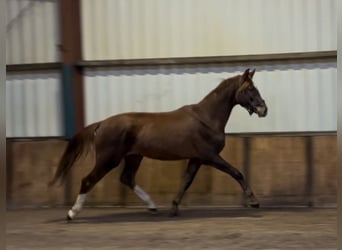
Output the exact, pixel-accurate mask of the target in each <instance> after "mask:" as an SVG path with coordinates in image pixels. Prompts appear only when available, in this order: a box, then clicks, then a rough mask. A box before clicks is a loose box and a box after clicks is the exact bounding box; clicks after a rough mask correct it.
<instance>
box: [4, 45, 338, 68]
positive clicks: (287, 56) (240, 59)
mask: <svg viewBox="0 0 342 250" xmlns="http://www.w3.org/2000/svg"><path fill="white" fill-rule="evenodd" d="M322 60H323V61H326V60H329V61H331V60H333V61H336V60H337V51H336V50H330V51H315V52H295V53H276V54H260V55H236V56H204V57H171V58H145V59H119V60H94V61H80V62H78V63H77V65H76V66H77V67H81V68H83V67H85V68H99V67H112V68H113V67H137V66H145V67H146V66H147V67H158V66H182V65H201V64H230V63H260V62H265V63H267V62H275V61H278V62H283V63H292V62H298V61H300V62H313V61H322ZM61 67H62V64H61V63H60V62H54V63H30V64H9V65H6V71H7V72H21V71H42V70H57V69H61Z"/></svg>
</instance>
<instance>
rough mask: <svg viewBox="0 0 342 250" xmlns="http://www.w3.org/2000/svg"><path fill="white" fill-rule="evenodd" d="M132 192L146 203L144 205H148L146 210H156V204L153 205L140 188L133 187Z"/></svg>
mask: <svg viewBox="0 0 342 250" xmlns="http://www.w3.org/2000/svg"><path fill="white" fill-rule="evenodd" d="M134 192H135V193H136V195H137V196H138V197H139V198H140V199H142V200H143V201H145V202H146V204H147V205H148V208H151V209H155V208H157V207H156V204H154V202H153V201H152V200H151V198H150V196H149V195H148V194H147V193H146V192H145V191H144V190H143V189H142V188H141V187H139V186H138V185H135V186H134Z"/></svg>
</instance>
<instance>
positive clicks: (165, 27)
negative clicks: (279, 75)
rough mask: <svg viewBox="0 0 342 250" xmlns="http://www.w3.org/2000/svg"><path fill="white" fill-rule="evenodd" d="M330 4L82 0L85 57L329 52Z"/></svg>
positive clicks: (332, 34) (312, 0)
mask: <svg viewBox="0 0 342 250" xmlns="http://www.w3.org/2000/svg"><path fill="white" fill-rule="evenodd" d="M336 23H337V21H336V0H286V1H274V0H253V1H249V0H239V1H237V0H211V1H208V0H187V1H183V0H172V1H170V0H98V1H93V0H82V35H83V40H82V43H83V55H84V59H85V60H105V59H131V58H161V57H193V56H220V55H247V54H265V53H285V52H306V51H307V52H308V51H322V50H336V48H337V45H336V33H337V32H336V29H337V28H336Z"/></svg>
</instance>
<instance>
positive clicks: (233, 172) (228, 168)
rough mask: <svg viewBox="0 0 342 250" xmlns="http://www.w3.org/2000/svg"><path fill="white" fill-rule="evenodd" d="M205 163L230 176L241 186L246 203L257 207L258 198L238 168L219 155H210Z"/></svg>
mask: <svg viewBox="0 0 342 250" xmlns="http://www.w3.org/2000/svg"><path fill="white" fill-rule="evenodd" d="M205 163H206V164H208V165H211V166H213V167H215V168H216V169H218V170H221V171H223V172H225V173H227V174H229V175H230V176H232V177H233V178H234V179H235V180H236V181H237V182H238V183H239V184H240V186H241V187H242V189H243V191H244V194H245V197H246V198H247V201H248V205H249V206H251V207H259V202H258V200H257V199H256V198H255V196H254V194H253V192H252V190H251V188H250V187H249V185H248V184H247V182H246V180H245V178H244V176H243V174H242V173H241V172H240V171H239V170H238V169H236V168H235V167H233V166H232V165H231V164H229V163H228V162H226V161H225V160H224V159H222V158H221V156H219V155H216V156H214V157H212V158H211V159H210V160H209V161H206V162H205Z"/></svg>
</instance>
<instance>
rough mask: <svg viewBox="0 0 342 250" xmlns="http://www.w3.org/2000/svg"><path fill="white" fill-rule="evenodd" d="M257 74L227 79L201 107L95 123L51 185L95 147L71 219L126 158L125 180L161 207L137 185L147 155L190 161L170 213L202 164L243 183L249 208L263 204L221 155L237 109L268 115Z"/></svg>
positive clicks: (74, 143) (73, 144)
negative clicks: (231, 115) (90, 194)
mask: <svg viewBox="0 0 342 250" xmlns="http://www.w3.org/2000/svg"><path fill="white" fill-rule="evenodd" d="M254 72H255V70H253V71H251V72H250V71H249V69H247V70H246V71H245V72H244V73H243V74H242V75H237V76H234V77H231V78H228V79H225V80H223V81H222V82H221V83H220V84H219V85H218V86H217V87H216V88H215V89H214V90H212V91H211V92H210V93H209V94H208V95H207V96H205V97H204V98H203V99H202V100H201V101H200V102H199V103H197V104H192V105H186V106H183V107H181V108H179V109H177V110H174V111H171V112H162V113H124V114H118V115H115V116H112V117H109V118H107V119H105V120H103V121H100V122H96V123H94V124H91V125H89V126H87V127H86V128H84V129H83V130H81V131H80V132H79V133H78V134H76V135H75V136H74V137H73V138H72V139H71V141H70V142H69V144H68V146H67V148H66V150H65V152H64V154H63V156H62V158H61V161H60V163H59V166H58V168H57V171H56V174H55V177H54V179H53V181H52V182H51V184H54V183H55V182H56V181H57V180H58V179H59V178H62V179H64V178H65V176H66V174H67V173H68V171H69V170H70V169H71V167H72V166H73V164H74V162H75V161H76V160H77V159H78V158H79V157H80V155H81V154H82V153H84V151H86V150H87V149H88V148H89V147H90V146H93V148H94V150H95V153H96V156H95V157H96V164H95V167H94V168H93V169H92V171H91V172H90V173H89V174H88V175H87V176H86V177H85V178H83V180H82V183H81V189H80V192H79V195H78V197H77V200H76V202H75V204H74V206H73V207H72V208H71V209H70V210H69V211H68V215H67V219H68V220H72V219H73V218H74V217H75V216H76V215H77V214H78V213H79V212H80V211H81V209H82V206H83V204H84V202H85V199H86V196H87V194H88V193H89V191H90V190H91V189H92V188H93V187H94V185H95V184H96V183H97V182H98V181H100V180H101V178H102V177H104V176H105V175H106V174H107V173H108V172H109V171H111V170H112V169H113V168H115V167H117V166H118V165H119V164H120V162H121V161H122V160H124V168H123V171H122V174H121V176H120V181H121V182H122V183H123V184H125V185H127V186H128V187H129V188H130V189H132V190H133V191H134V192H135V193H136V194H137V195H138V196H139V197H140V198H141V199H142V200H143V201H144V202H145V203H147V205H148V208H149V209H150V210H151V211H155V210H156V209H157V208H156V205H155V203H154V202H153V201H152V199H151V198H150V196H149V195H148V194H147V193H146V192H145V191H144V190H143V189H142V188H141V187H139V186H138V185H137V184H136V183H135V175H136V173H137V170H138V168H139V165H140V162H141V160H142V159H143V157H149V158H152V159H159V160H180V159H189V162H188V167H187V169H186V174H185V177H184V180H183V183H182V185H181V188H180V190H179V192H178V194H177V195H176V197H175V198H174V200H173V201H172V208H171V212H170V215H171V216H175V215H177V214H178V205H179V204H180V202H181V200H182V198H183V196H184V193H185V192H186V190H187V189H188V188H189V186H190V185H191V183H192V181H193V179H194V177H195V175H196V173H197V171H198V169H199V168H200V166H201V165H202V164H206V165H209V166H212V167H214V168H216V169H218V170H221V171H223V172H225V173H227V174H229V175H231V176H232V177H233V178H234V179H235V180H236V181H237V182H238V183H239V184H240V185H241V188H242V190H243V192H244V195H245V197H246V199H247V202H248V205H249V206H251V207H258V206H259V203H258V201H257V199H256V198H255V196H254V194H253V192H252V190H251V189H250V187H249V185H248V184H247V182H246V180H245V178H244V176H243V175H242V174H241V172H240V171H239V170H238V169H236V168H235V167H233V166H232V165H231V164H229V163H228V162H226V161H225V160H224V159H223V158H221V156H220V155H219V153H220V152H221V150H222V149H223V147H224V145H225V133H224V129H225V126H226V123H227V121H228V118H229V116H230V114H231V111H232V109H233V107H234V106H235V105H236V104H239V105H241V106H242V107H244V108H245V109H246V110H247V111H248V112H249V114H250V115H252V114H253V112H254V113H256V114H258V116H259V117H264V116H266V114H267V106H266V104H265V101H264V100H263V99H262V98H261V96H260V94H259V91H258V90H257V88H256V87H255V86H254V83H253V80H252V78H253V75H254Z"/></svg>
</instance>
